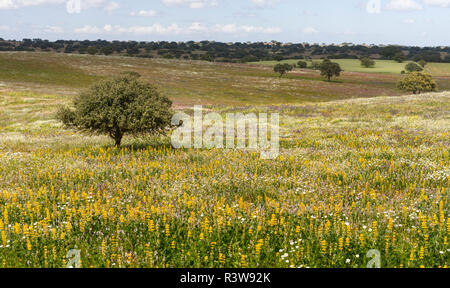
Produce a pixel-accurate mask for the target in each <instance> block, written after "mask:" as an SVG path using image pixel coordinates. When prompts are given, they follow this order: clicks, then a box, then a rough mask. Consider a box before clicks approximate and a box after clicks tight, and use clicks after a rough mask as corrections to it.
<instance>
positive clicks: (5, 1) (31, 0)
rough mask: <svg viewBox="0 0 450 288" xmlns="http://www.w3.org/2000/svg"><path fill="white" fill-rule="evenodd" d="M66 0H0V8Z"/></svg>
mask: <svg viewBox="0 0 450 288" xmlns="http://www.w3.org/2000/svg"><path fill="white" fill-rule="evenodd" d="M65 2H66V0H0V9H18V8H22V7H29V6H38V5H45V4H62V3H65Z"/></svg>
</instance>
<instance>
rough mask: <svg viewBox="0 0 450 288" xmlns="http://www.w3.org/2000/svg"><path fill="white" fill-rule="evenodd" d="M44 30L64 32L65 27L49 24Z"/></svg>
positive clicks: (46, 31) (47, 31)
mask: <svg viewBox="0 0 450 288" xmlns="http://www.w3.org/2000/svg"><path fill="white" fill-rule="evenodd" d="M44 32H45V33H64V28H62V27H60V26H50V25H47V26H45V28H44Z"/></svg>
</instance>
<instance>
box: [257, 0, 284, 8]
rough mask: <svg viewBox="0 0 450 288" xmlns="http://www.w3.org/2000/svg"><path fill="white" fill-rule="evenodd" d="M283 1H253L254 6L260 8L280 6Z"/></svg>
mask: <svg viewBox="0 0 450 288" xmlns="http://www.w3.org/2000/svg"><path fill="white" fill-rule="evenodd" d="M280 1H281V0H252V2H253V4H255V5H256V6H258V7H270V6H273V5H275V4H278V3H279V2H280Z"/></svg>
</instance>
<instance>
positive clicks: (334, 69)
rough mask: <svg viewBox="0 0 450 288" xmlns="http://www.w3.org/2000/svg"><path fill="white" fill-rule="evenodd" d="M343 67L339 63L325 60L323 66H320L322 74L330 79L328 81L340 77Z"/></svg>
mask: <svg viewBox="0 0 450 288" xmlns="http://www.w3.org/2000/svg"><path fill="white" fill-rule="evenodd" d="M341 72H342V69H341V66H340V65H339V64H338V63H335V62H331V61H330V60H328V59H325V60H323V62H322V64H321V65H320V74H321V75H322V76H324V77H326V78H327V79H328V81H331V78H332V77H339V76H341Z"/></svg>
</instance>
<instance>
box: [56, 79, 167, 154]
mask: <svg viewBox="0 0 450 288" xmlns="http://www.w3.org/2000/svg"><path fill="white" fill-rule="evenodd" d="M73 106H74V107H73V108H68V107H63V108H61V109H60V110H59V111H58V114H57V118H58V119H59V120H60V121H62V122H63V123H64V124H65V125H66V126H67V127H70V128H73V129H76V130H80V131H87V132H92V133H98V134H106V135H109V136H110V137H111V138H112V139H113V140H114V143H115V145H116V147H119V146H120V144H121V142H122V138H123V136H124V135H126V134H133V135H137V134H157V133H163V132H164V131H165V129H166V128H167V127H168V126H169V125H170V121H171V118H172V110H171V106H172V102H171V101H170V100H169V99H168V98H167V97H165V96H162V95H160V94H159V92H158V91H157V90H156V88H155V87H154V86H152V85H150V84H148V83H146V82H142V81H140V80H139V79H138V78H137V77H134V76H131V75H122V76H120V77H117V78H114V79H112V80H106V81H103V82H100V83H97V84H95V85H93V86H92V87H90V88H89V89H88V90H86V91H84V92H81V94H80V95H79V96H78V97H77V98H76V99H75V100H74V102H73Z"/></svg>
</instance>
